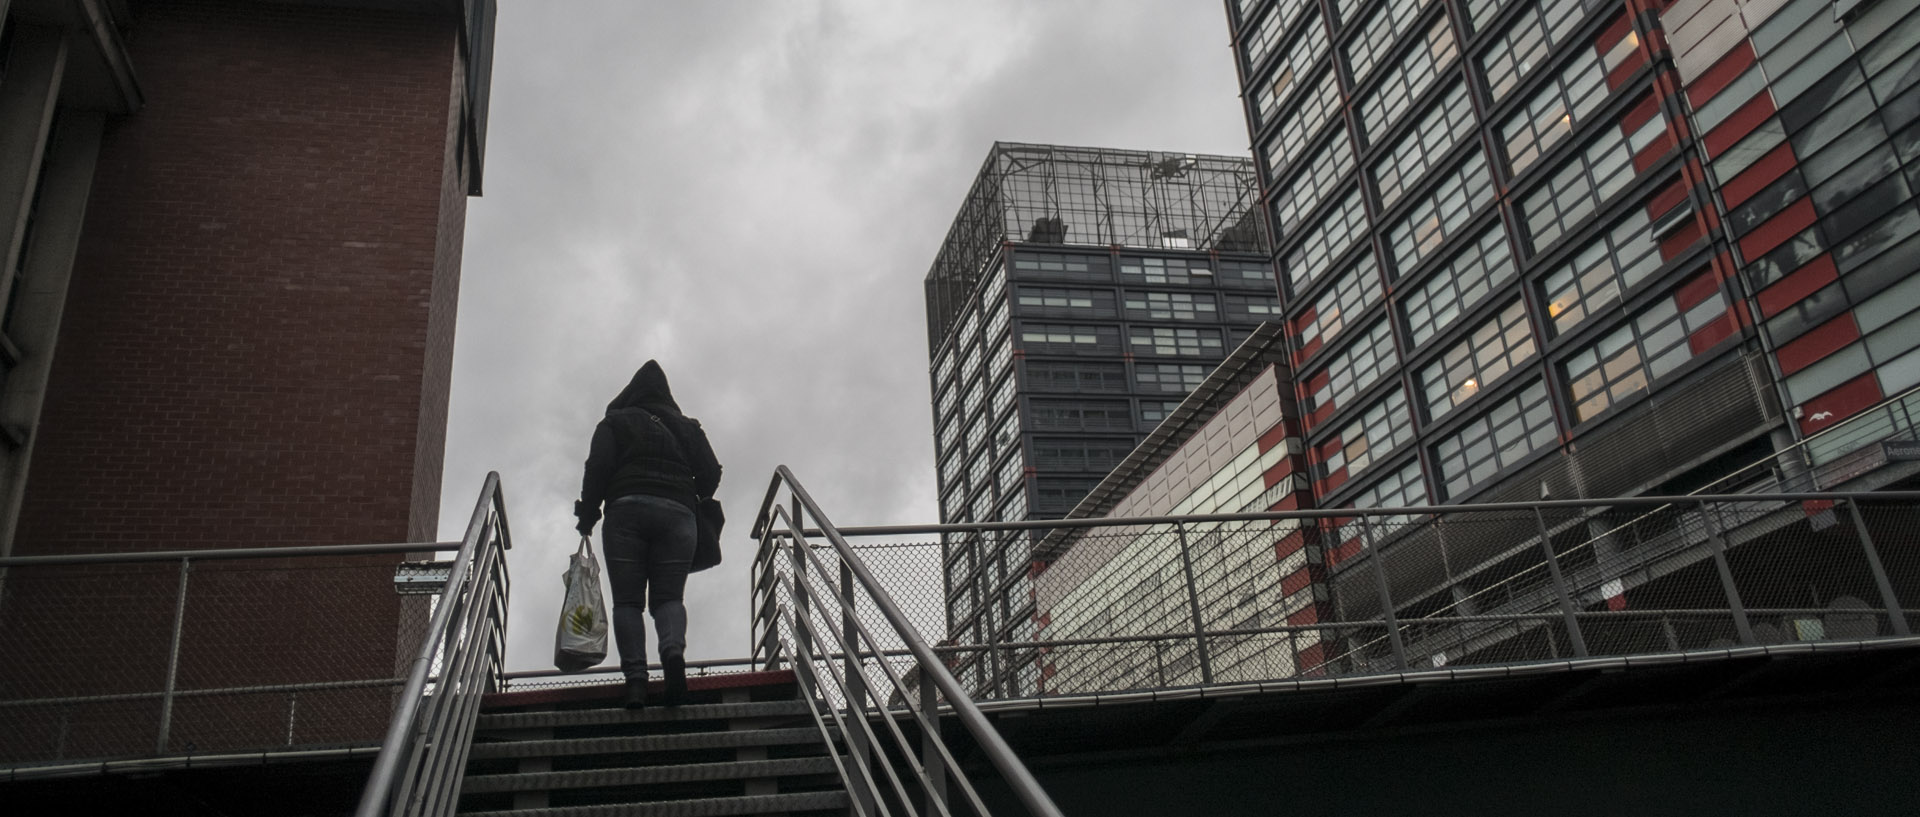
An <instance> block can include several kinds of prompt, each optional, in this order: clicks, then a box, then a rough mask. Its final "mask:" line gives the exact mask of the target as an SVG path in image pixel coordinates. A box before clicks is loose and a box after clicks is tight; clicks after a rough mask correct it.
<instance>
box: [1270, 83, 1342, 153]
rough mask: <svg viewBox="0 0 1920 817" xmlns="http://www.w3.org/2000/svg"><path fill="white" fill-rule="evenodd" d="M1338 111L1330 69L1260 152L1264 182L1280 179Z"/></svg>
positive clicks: (1337, 92) (1336, 88) (1337, 93)
mask: <svg viewBox="0 0 1920 817" xmlns="http://www.w3.org/2000/svg"><path fill="white" fill-rule="evenodd" d="M1339 109H1340V83H1338V82H1335V81H1334V79H1333V69H1332V68H1331V67H1329V68H1327V69H1326V70H1324V71H1321V72H1320V74H1319V76H1317V77H1315V78H1314V80H1313V83H1312V84H1311V85H1309V86H1308V88H1307V92H1306V94H1305V95H1303V96H1302V97H1301V98H1300V104H1298V105H1295V106H1294V107H1293V110H1291V111H1288V112H1287V114H1286V115H1285V116H1284V117H1282V118H1281V119H1280V128H1279V130H1277V131H1275V132H1274V134H1273V138H1271V139H1268V140H1267V144H1266V146H1265V147H1263V148H1261V151H1260V152H1261V154H1262V155H1263V158H1264V160H1265V161H1266V163H1267V178H1269V179H1278V178H1280V174H1281V172H1282V171H1284V170H1286V169H1287V168H1288V167H1290V166H1292V165H1293V163H1294V162H1295V161H1298V160H1299V158H1300V156H1301V155H1302V154H1304V153H1306V152H1307V142H1308V141H1309V140H1311V139H1312V138H1313V137H1314V135H1315V134H1318V133H1319V132H1320V131H1321V130H1322V129H1323V128H1325V127H1326V125H1327V123H1328V122H1330V121H1332V120H1333V119H1334V113H1335V112H1336V111H1338V110H1339ZM1343 130H1344V129H1343Z"/></svg>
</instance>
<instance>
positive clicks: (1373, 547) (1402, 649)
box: [1360, 514, 1407, 669]
mask: <svg viewBox="0 0 1920 817" xmlns="http://www.w3.org/2000/svg"><path fill="white" fill-rule="evenodd" d="M1360 546H1361V547H1363V548H1365V549H1366V551H1367V558H1368V559H1370V560H1372V562H1373V585H1374V589H1375V590H1377V591H1378V592H1379V593H1380V618H1381V619H1382V620H1383V621H1385V622H1386V623H1387V643H1388V644H1389V645H1391V646H1392V647H1393V665H1394V666H1395V667H1398V668H1400V669H1406V668H1407V645H1406V643H1405V642H1403V641H1401V640H1400V617H1399V616H1398V615H1397V614H1396V613H1395V612H1394V609H1393V591H1392V590H1391V589H1390V588H1389V587H1388V586H1387V559H1386V554H1384V553H1382V552H1381V549H1380V547H1379V543H1378V542H1376V541H1375V540H1374V538H1373V518H1372V517H1370V516H1367V515H1365V514H1361V516H1360Z"/></svg>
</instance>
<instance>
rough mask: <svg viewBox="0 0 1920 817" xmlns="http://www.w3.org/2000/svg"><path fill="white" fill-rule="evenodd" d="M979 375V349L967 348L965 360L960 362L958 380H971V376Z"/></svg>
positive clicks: (976, 347) (975, 347) (974, 347)
mask: <svg viewBox="0 0 1920 817" xmlns="http://www.w3.org/2000/svg"><path fill="white" fill-rule="evenodd" d="M979 373H980V347H978V346H969V347H967V357H966V359H965V360H962V361H960V379H961V380H972V379H973V376H974V375H976V374H979Z"/></svg>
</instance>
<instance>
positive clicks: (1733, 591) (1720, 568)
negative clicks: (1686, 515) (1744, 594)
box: [1697, 502, 1757, 644]
mask: <svg viewBox="0 0 1920 817" xmlns="http://www.w3.org/2000/svg"><path fill="white" fill-rule="evenodd" d="M1697 507H1698V508H1699V509H1700V518H1701V519H1704V520H1706V523H1707V547H1708V549H1709V550H1711V551H1712V552H1713V569H1714V572H1716V573H1719V574H1720V589H1721V590H1723V591H1725V592H1726V594H1727V611H1728V612H1729V613H1731V614H1732V615H1733V631H1734V633H1735V634H1736V635H1738V636H1739V637H1740V643H1742V644H1754V643H1757V642H1756V639H1754V637H1753V624H1752V622H1749V621H1748V620H1747V606H1746V605H1745V604H1743V603H1741V601H1740V588H1739V587H1737V586H1735V585H1734V583H1733V566H1732V565H1730V564H1728V563H1727V542H1726V540H1725V539H1724V538H1722V537H1721V535H1720V519H1719V517H1718V516H1717V515H1715V514H1714V513H1712V512H1711V511H1709V510H1708V509H1707V503H1705V502H1700V503H1697Z"/></svg>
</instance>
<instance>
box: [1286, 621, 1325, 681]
mask: <svg viewBox="0 0 1920 817" xmlns="http://www.w3.org/2000/svg"><path fill="white" fill-rule="evenodd" d="M1307 609H1309V610H1311V609H1313V608H1311V607H1309V608H1307ZM1326 663H1327V645H1326V643H1325V642H1322V643H1319V644H1315V645H1313V646H1311V647H1308V648H1306V649H1304V650H1301V651H1300V657H1299V658H1298V659H1296V660H1295V661H1294V664H1293V666H1294V669H1295V670H1296V671H1297V672H1298V674H1300V675H1319V674H1321V672H1320V668H1321V667H1323V666H1326Z"/></svg>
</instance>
